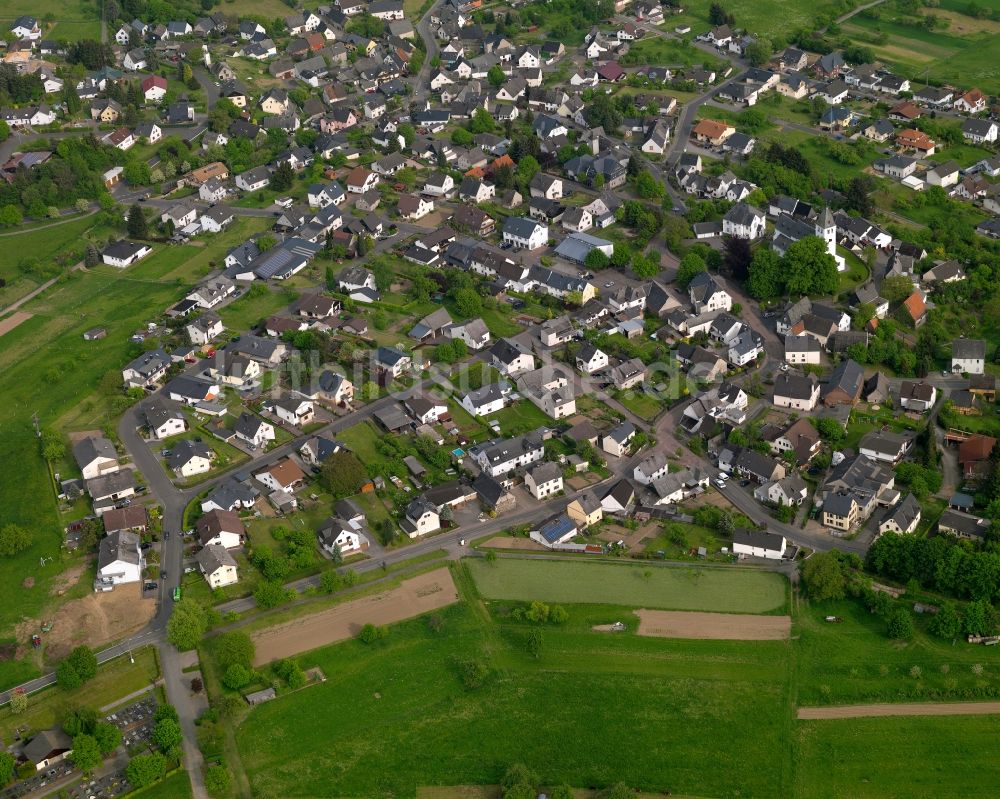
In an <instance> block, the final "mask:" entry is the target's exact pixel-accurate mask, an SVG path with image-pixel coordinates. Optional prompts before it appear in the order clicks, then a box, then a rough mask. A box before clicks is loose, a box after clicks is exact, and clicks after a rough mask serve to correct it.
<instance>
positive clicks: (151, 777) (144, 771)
mask: <svg viewBox="0 0 1000 799" xmlns="http://www.w3.org/2000/svg"><path fill="white" fill-rule="evenodd" d="M166 773H167V759H166V758H165V757H164V756H163V755H161V754H160V753H159V752H153V753H152V754H150V755H136V756H135V757H133V758H132V759H131V760H129V762H128V766H127V767H126V768H125V776H126V777H127V778H128V781H129V784H130V785H131V786H132V787H133V788H145V787H146V786H147V785H152V784H153V783H154V782H159V781H160V780H162V779H163V777H164V776H165V775H166Z"/></svg>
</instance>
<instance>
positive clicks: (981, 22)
mask: <svg viewBox="0 0 1000 799" xmlns="http://www.w3.org/2000/svg"><path fill="white" fill-rule="evenodd" d="M928 13H932V14H934V16H935V17H939V18H940V19H946V20H948V27H947V28H941V30H942V31H943V32H945V33H948V34H950V35H952V36H978V35H979V34H981V33H987V34H997V33H1000V22H996V21H994V20H992V19H975V18H974V17H970V16H967V15H965V14H962V13H961V12H958V11H947V10H945V9H943V8H934V9H931V10H930V11H929V12H928Z"/></svg>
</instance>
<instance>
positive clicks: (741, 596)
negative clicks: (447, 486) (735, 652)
mask: <svg viewBox="0 0 1000 799" xmlns="http://www.w3.org/2000/svg"><path fill="white" fill-rule="evenodd" d="M468 568H469V571H470V572H471V573H472V576H473V577H474V578H475V581H476V587H477V588H478V589H479V592H480V593H481V594H482V595H483V597H485V598H487V599H508V600H509V599H515V600H522V601H529V600H533V599H538V600H541V601H543V602H567V603H573V602H598V603H602V604H608V605H624V606H626V607H633V608H653V609H662V610H708V611H716V612H727V613H768V612H772V611H777V610H783V609H784V608H785V586H786V582H785V579H784V578H783V577H781V576H780V575H777V574H774V573H770V572H754V571H748V570H747V571H734V570H730V569H698V568H693V567H692V568H664V567H656V566H636V565H629V564H607V563H599V562H587V561H559V562H548V561H542V560H530V559H524V560H519V559H513V558H501V559H500V560H498V561H497V562H496V563H487V562H486V561H485V560H478V559H475V560H470V561H469V563H468Z"/></svg>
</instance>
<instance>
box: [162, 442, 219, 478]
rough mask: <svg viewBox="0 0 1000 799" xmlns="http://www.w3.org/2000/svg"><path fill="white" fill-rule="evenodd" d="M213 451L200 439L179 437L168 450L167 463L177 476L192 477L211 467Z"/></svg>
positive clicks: (213, 456)
mask: <svg viewBox="0 0 1000 799" xmlns="http://www.w3.org/2000/svg"><path fill="white" fill-rule="evenodd" d="M214 458H215V453H214V452H213V451H212V450H211V449H209V447H208V445H207V444H205V443H204V442H202V441H194V440H192V439H187V438H184V439H181V440H180V441H178V442H177V443H176V444H174V445H173V447H172V448H171V450H170V455H169V456H167V465H168V466H169V467H170V468H171V469H173V471H174V472H175V473H176V474H177V475H178V476H179V477H185V478H186V477H194V476H195V475H199V474H204V473H205V472H207V471H208V470H209V469H211V468H212V460H213V459H214Z"/></svg>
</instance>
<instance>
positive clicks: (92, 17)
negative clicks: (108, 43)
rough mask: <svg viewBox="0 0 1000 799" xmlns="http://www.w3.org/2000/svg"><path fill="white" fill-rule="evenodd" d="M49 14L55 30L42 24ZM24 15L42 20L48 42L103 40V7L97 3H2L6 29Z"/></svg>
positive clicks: (0, 14) (54, 0)
mask: <svg viewBox="0 0 1000 799" xmlns="http://www.w3.org/2000/svg"><path fill="white" fill-rule="evenodd" d="M49 13H51V14H52V15H53V17H54V18H55V23H54V24H53V26H52V27H46V26H45V25H44V23H43V22H42V19H43V17H44V16H45V15H46V14H49ZM22 14H31V15H32V16H34V17H36V18H37V19H38V20H39V24H40V25H41V26H42V31H43V33H42V35H43V37H44V38H46V39H49V38H52V39H66V40H68V41H76V40H78V39H94V40H97V41H100V38H101V22H100V19H101V16H100V5H99V4H96V3H88V2H86V0H69V2H68V3H60V2H58V0H40V2H35V3H24V2H23V0H0V22H2V23H3V26H4V30H6V29H7V27H8V26H9V24H10V23H11V22H13V21H14V20H15V19H17V18H18V17H19V16H21V15H22ZM112 33H114V32H113V31H112Z"/></svg>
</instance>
